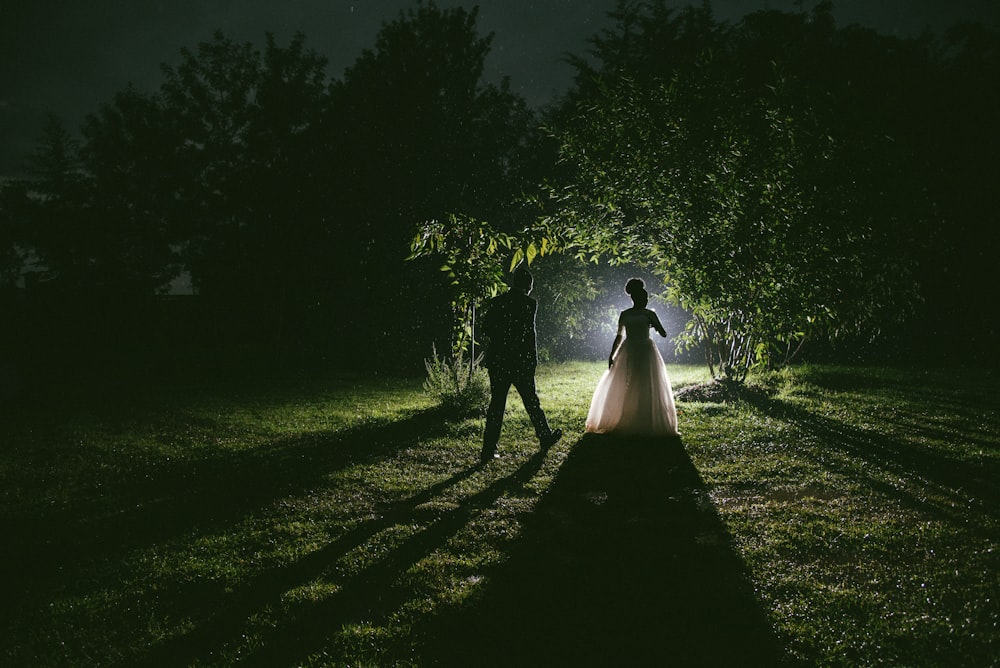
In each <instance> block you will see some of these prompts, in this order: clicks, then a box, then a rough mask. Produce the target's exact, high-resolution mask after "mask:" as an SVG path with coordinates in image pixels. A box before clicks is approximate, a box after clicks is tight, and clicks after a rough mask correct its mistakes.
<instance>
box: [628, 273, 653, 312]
mask: <svg viewBox="0 0 1000 668" xmlns="http://www.w3.org/2000/svg"><path fill="white" fill-rule="evenodd" d="M625 292H626V293H627V294H628V296H629V297H631V298H632V301H633V302H635V304H636V305H637V306H640V307H642V308H645V306H646V304H647V303H648V302H649V293H648V292H646V284H645V283H643V282H642V279H641V278H630V279H629V281H628V283H626V284H625Z"/></svg>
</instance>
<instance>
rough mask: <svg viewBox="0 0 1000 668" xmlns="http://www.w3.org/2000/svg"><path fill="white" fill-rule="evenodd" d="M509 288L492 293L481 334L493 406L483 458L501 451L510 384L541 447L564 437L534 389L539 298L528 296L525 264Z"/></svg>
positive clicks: (527, 274) (491, 456) (487, 427)
mask: <svg viewBox="0 0 1000 668" xmlns="http://www.w3.org/2000/svg"><path fill="white" fill-rule="evenodd" d="M508 283H509V285H510V290H508V291H507V292H505V293H504V294H502V295H500V296H498V297H494V298H493V299H492V300H491V301H490V303H489V306H488V309H487V311H486V315H485V316H484V317H483V322H482V330H481V332H482V334H483V335H484V336H485V337H486V339H487V341H486V353H485V355H484V356H483V362H482V364H483V366H485V367H486V368H487V369H488V370H489V374H490V407H489V409H487V412H486V432H485V433H484V434H483V451H482V458H483V460H488V459H492V458H493V457H496V456H497V445H498V444H499V442H500V428H501V426H502V425H503V414H504V409H505V408H506V407H507V393H508V392H509V391H510V386H511V385H513V386H514V387H515V388H517V392H518V394H520V395H521V401H523V402H524V409H525V410H526V411H527V412H528V417H529V418H530V419H531V424H532V426H534V428H535V435H536V436H538V440H539V441H540V442H541V447H542V448H543V449H544V448H549V447H551V446H552V445H553V444H554V443H555V442H556V441H558V440H559V439H560V438H561V437H562V430H561V429H556V430H554V431H553V430H552V429H551V428H549V423H548V421H547V420H546V419H545V413H544V412H543V411H542V406H541V403H540V402H539V401H538V392H537V391H536V390H535V367H536V366H537V365H538V354H537V351H536V348H535V311H536V310H537V308H538V303H537V302H536V301H535V300H534V299H532V298H531V297H529V296H528V293H529V292H531V286H532V278H531V274H530V273H529V272H528V271H527V270H526V269H524V268H522V267H518V268H517V269H515V270H514V271H513V272H512V273H511V275H510V279H509V280H508Z"/></svg>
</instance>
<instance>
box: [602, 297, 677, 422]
mask: <svg viewBox="0 0 1000 668" xmlns="http://www.w3.org/2000/svg"><path fill="white" fill-rule="evenodd" d="M625 292H627V293H628V295H629V296H630V297H631V298H632V303H633V304H634V306H633V307H632V308H630V309H626V310H624V311H622V312H621V315H619V316H618V335H617V336H616V337H615V342H614V343H613V344H612V345H611V355H610V356H609V357H608V370H607V371H605V372H604V375H603V376H601V380H600V381H599V382H598V383H597V389H596V390H595V391H594V397H593V399H591V401H590V412H589V413H588V414H587V431H588V432H593V433H597V434H605V433H610V432H614V433H615V434H624V435H632V436H676V435H677V410H676V408H675V407H674V394H673V390H672V389H671V387H670V378H669V377H668V376H667V369H666V367H665V366H664V364H663V358H662V357H660V351H659V350H657V349H656V344H655V343H653V341H652V340H651V339H650V338H649V330H650V329H655V330H656V331H657V333H659V335H660V336H666V335H667V332H666V330H664V329H663V325H661V324H660V319H659V318H657V317H656V313H654V312H653V311H651V310H649V309H647V308H646V304H647V303H648V302H649V293H647V292H646V287H645V285H644V284H643V282H642V281H641V280H640V279H638V278H633V279H631V280H630V281H629V282H628V283H626V284H625Z"/></svg>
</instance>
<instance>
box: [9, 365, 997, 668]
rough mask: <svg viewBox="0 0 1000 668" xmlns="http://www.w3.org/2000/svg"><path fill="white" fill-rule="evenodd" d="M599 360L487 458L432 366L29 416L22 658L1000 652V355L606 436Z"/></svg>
mask: <svg viewBox="0 0 1000 668" xmlns="http://www.w3.org/2000/svg"><path fill="white" fill-rule="evenodd" d="M602 366H603V365H602V364H600V363H593V364H591V363H570V364H559V365H555V364H553V365H547V366H544V367H543V368H542V369H541V370H540V374H539V388H540V395H541V398H542V405H543V407H544V408H545V409H546V411H547V413H548V415H549V418H550V421H551V422H552V423H553V424H554V425H556V426H561V427H562V428H563V429H564V430H565V431H566V436H565V437H564V438H563V440H562V441H561V442H560V443H559V444H557V445H556V446H555V447H553V448H552V449H551V450H550V451H548V452H545V453H541V452H539V451H538V449H537V445H536V442H535V439H534V436H533V433H532V430H531V427H530V424H529V423H528V420H527V417H526V416H525V414H524V411H523V408H522V407H521V406H520V402H519V401H517V400H516V397H515V396H512V398H511V401H510V402H509V404H508V415H507V420H506V423H505V428H504V433H503V437H502V441H501V453H502V455H503V457H502V458H501V459H499V460H496V461H493V462H490V463H488V464H487V465H485V466H478V465H477V464H478V451H479V446H480V438H481V433H482V429H483V421H482V418H473V419H466V420H461V419H454V418H449V417H447V416H445V415H442V414H441V413H440V412H439V411H437V410H436V409H435V408H434V406H432V402H431V401H430V399H428V398H427V397H426V396H425V394H424V393H423V392H422V391H421V389H420V380H419V379H410V380H400V379H390V378H377V379H364V380H362V379H358V378H351V377H342V378H336V379H330V380H328V381H324V382H320V381H315V380H310V381H303V382H298V383H293V382H290V381H283V382H280V383H276V384H273V385H266V384H264V383H255V384H254V385H253V386H249V385H245V386H225V387H224V386H216V387H212V388H205V387H199V388H183V387H162V388H157V389H150V388H142V389H137V388H121V387H106V386H100V387H92V388H79V387H77V388H62V389H58V388H55V389H53V390H52V391H51V392H48V393H47V394H46V397H45V398H44V400H42V399H41V398H40V397H36V398H35V399H34V400H32V401H30V402H28V401H26V402H23V403H22V404H20V405H14V406H4V407H3V410H4V413H3V420H2V423H0V493H2V502H0V528H2V533H0V537H2V541H3V542H2V545H3V547H2V548H0V554H2V555H3V556H2V560H3V561H2V563H0V565H2V566H3V573H4V575H5V579H6V582H7V585H6V586H5V587H4V589H5V595H4V597H3V603H2V604H0V606H2V607H0V665H3V666H150V665H152V666H157V665H164V666H186V665H193V666H210V665H211V666H216V665H229V664H233V663H237V662H239V663H241V664H249V665H259V666H294V665H306V666H409V665H417V666H425V665H455V666H482V665H494V666H527V665H542V666H544V665H569V666H579V665H601V666H632V665H650V666H659V665H679V666H694V665H707V666H714V665H719V666H741V665H742V666H753V665H760V666H773V665H779V664H782V663H785V664H788V665H819V666H876V665H890V666H991V665H994V666H995V665H1000V628H998V620H1000V603H998V599H1000V559H998V558H1000V503H998V501H1000V485H998V479H1000V478H998V473H1000V416H998V408H1000V379H998V378H997V376H996V375H995V373H994V374H991V373H986V372H973V371H963V372H955V371H931V372H926V371H921V372H917V371H902V370H897V369H872V368H844V367H832V366H809V367H801V368H796V369H792V370H788V371H786V372H783V373H781V374H776V375H773V376H769V377H766V378H763V379H757V381H756V382H757V383H758V385H759V387H760V391H759V392H756V393H753V394H751V395H748V396H747V397H746V398H745V399H744V400H742V401H739V402H734V403H730V404H722V403H695V402H680V403H678V408H679V413H680V425H681V431H682V435H683V441H682V443H681V444H652V443H637V442H622V441H615V440H609V439H607V438H605V437H592V436H591V437H584V436H583V433H582V431H583V421H584V417H585V415H586V410H587V406H588V403H589V399H590V393H591V392H592V391H593V388H594V385H595V384H596V381H597V378H598V377H599V375H600V373H601V370H602ZM669 370H670V373H671V377H672V379H673V381H674V385H675V389H677V388H680V387H683V386H685V385H690V384H694V383H697V382H701V381H703V380H705V375H706V374H705V371H704V370H703V369H702V368H700V367H680V366H671V367H670V368H669Z"/></svg>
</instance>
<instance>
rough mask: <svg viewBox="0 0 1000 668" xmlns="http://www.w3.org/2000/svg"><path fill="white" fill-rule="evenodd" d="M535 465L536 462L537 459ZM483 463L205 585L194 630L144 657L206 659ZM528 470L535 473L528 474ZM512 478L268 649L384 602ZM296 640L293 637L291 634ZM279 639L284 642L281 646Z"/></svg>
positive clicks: (290, 645)
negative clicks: (260, 565)
mask: <svg viewBox="0 0 1000 668" xmlns="http://www.w3.org/2000/svg"><path fill="white" fill-rule="evenodd" d="M529 465H534V466H536V470H537V464H535V462H534V460H533V461H532V462H529ZM529 465H525V467H522V471H521V472H519V474H517V475H515V477H514V478H518V477H519V476H522V475H525V474H526V473H527V471H528V470H530V466H529ZM479 468H480V467H479V466H473V467H470V468H467V469H464V470H461V471H458V472H457V473H455V474H454V475H452V476H451V477H450V478H448V479H447V480H444V481H442V482H439V483H437V484H435V485H432V486H430V487H428V488H427V489H425V490H423V491H421V492H420V493H418V494H416V495H414V496H412V497H409V498H407V499H405V500H403V501H400V502H398V503H395V504H393V505H392V506H390V507H388V508H386V509H384V511H383V512H381V513H379V515H378V516H377V517H376V518H374V519H370V520H367V521H362V522H360V523H358V524H357V525H356V526H355V527H353V528H352V529H350V530H348V531H346V532H345V533H344V534H342V535H341V536H339V537H338V538H336V539H335V540H334V541H332V542H331V543H329V544H328V545H326V546H324V547H323V548H322V549H320V550H317V551H315V552H312V553H310V554H309V555H307V556H305V557H303V558H302V559H300V560H298V561H297V562H295V563H293V564H291V565H288V566H283V567H279V568H274V569H271V570H268V571H266V572H264V573H261V574H260V575H258V576H256V577H254V578H253V579H251V580H250V581H249V582H247V583H245V584H244V585H242V586H240V587H239V588H237V589H235V590H233V591H231V592H228V593H222V592H203V593H202V596H201V597H200V598H198V599H197V600H191V601H187V603H188V609H186V610H184V611H181V612H183V613H184V614H186V615H189V616H191V618H192V619H193V624H194V627H193V629H192V630H191V631H189V632H187V633H185V634H183V635H181V636H177V637H174V638H171V639H169V640H167V641H166V642H164V643H162V644H160V645H158V646H156V647H154V648H153V649H152V650H151V651H150V652H149V653H148V654H147V655H146V656H144V657H142V661H141V662H140V663H142V664H143V665H178V666H180V665H189V664H190V663H192V662H194V661H195V660H197V659H202V660H205V659H207V658H208V657H210V656H211V655H212V654H213V653H215V652H217V651H218V650H219V649H220V647H222V646H223V645H224V644H226V643H227V642H231V641H233V640H235V639H237V638H239V636H240V634H241V633H242V632H243V631H244V630H245V629H246V625H247V621H248V619H249V618H250V617H252V616H253V615H254V614H256V613H258V612H260V611H261V610H262V609H264V608H266V607H267V606H272V605H273V606H278V605H279V604H280V600H281V596H282V595H283V594H285V593H286V592H287V591H289V590H291V589H293V588H295V587H297V586H300V585H304V584H307V583H309V582H310V581H312V580H313V579H314V578H316V577H317V576H319V575H321V574H323V573H324V572H326V571H327V570H328V569H329V568H330V567H331V566H332V565H333V564H335V563H336V562H337V561H338V560H339V559H341V558H342V557H344V556H345V555H347V554H348V553H349V552H350V551H351V550H353V549H355V548H357V547H360V546H361V545H363V544H365V543H366V542H368V541H369V540H371V539H372V538H373V537H374V536H376V535H377V534H378V533H379V532H381V531H383V530H385V529H388V528H390V527H392V526H395V525H397V524H408V523H411V522H414V521H417V520H419V519H420V515H421V512H420V508H421V506H423V505H424V504H426V503H428V502H429V501H432V500H433V499H434V498H435V497H437V496H438V495H440V494H441V493H443V492H444V491H445V490H447V489H448V488H450V487H452V486H454V485H457V484H458V483H460V482H461V481H463V480H465V479H466V478H468V477H470V476H471V475H473V474H474V473H475V472H476V471H477V470H479ZM529 477H530V476H529ZM510 483H511V480H507V481H504V482H503V483H502V484H501V485H500V486H499V487H498V486H497V485H494V486H493V487H490V488H489V489H487V490H485V491H484V492H480V493H479V494H477V495H475V496H474V497H472V498H471V499H470V500H469V501H468V503H467V504H466V506H465V507H464V508H463V509H460V510H455V511H452V512H450V513H448V515H447V516H446V517H445V518H444V522H443V523H439V525H437V526H436V527H434V528H433V529H431V530H428V531H426V532H424V533H422V534H420V535H419V536H418V537H417V538H416V539H414V540H412V541H410V542H408V543H407V545H406V546H404V548H402V549H401V550H400V551H399V552H397V553H395V554H393V555H392V556H390V557H389V558H387V559H386V560H385V561H383V562H381V563H379V564H376V565H373V566H372V567H370V568H369V569H368V570H366V571H365V572H363V573H362V574H360V575H359V576H358V577H357V578H356V579H354V580H353V581H351V582H349V583H348V584H347V585H346V586H345V587H344V588H343V590H342V591H341V592H339V593H338V594H337V595H336V600H334V601H333V602H331V603H328V604H326V605H325V606H324V607H323V613H322V615H320V616H318V617H316V618H315V619H313V620H312V622H308V621H307V622H299V623H297V624H295V625H293V626H292V627H290V628H287V629H283V630H282V631H281V633H280V634H279V635H278V636H277V637H276V638H274V639H272V640H270V641H269V643H268V644H269V645H274V646H269V647H268V649H267V657H268V658H269V659H273V660H276V661H277V660H278V659H279V658H282V660H281V661H279V663H280V664H281V665H284V664H285V663H287V661H286V660H285V659H287V656H282V655H288V654H293V655H297V654H298V652H297V648H298V646H299V645H301V644H302V643H304V642H305V641H306V639H307V638H309V637H315V636H316V635H317V634H322V633H323V632H324V631H325V630H326V624H327V623H328V622H330V621H331V620H333V621H336V620H337V619H340V618H344V619H346V618H348V617H350V616H351V615H352V614H355V613H357V612H358V611H359V606H361V607H364V604H365V603H372V602H373V601H380V602H384V600H385V598H386V595H387V592H386V591H383V590H384V589H385V583H386V579H387V578H388V579H389V580H390V581H391V577H390V576H391V575H392V574H393V573H395V574H398V572H401V571H402V570H403V569H405V568H406V567H407V566H409V565H410V564H412V563H414V562H415V560H416V559H417V558H419V557H420V556H422V554H424V553H425V552H426V551H429V549H433V547H436V546H437V544H438V543H439V540H438V537H440V536H441V535H444V534H446V533H448V532H449V531H453V530H455V529H456V527H457V526H458V524H459V523H461V520H462V519H463V518H464V517H465V516H466V515H467V514H468V513H469V512H470V511H471V509H472V508H473V507H477V506H479V505H481V504H484V503H489V502H490V501H491V500H495V497H493V499H491V497H492V495H493V494H494V493H498V490H500V489H501V488H502V487H504V486H506V484H510ZM293 640H294V642H293ZM279 647H280V649H279Z"/></svg>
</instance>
